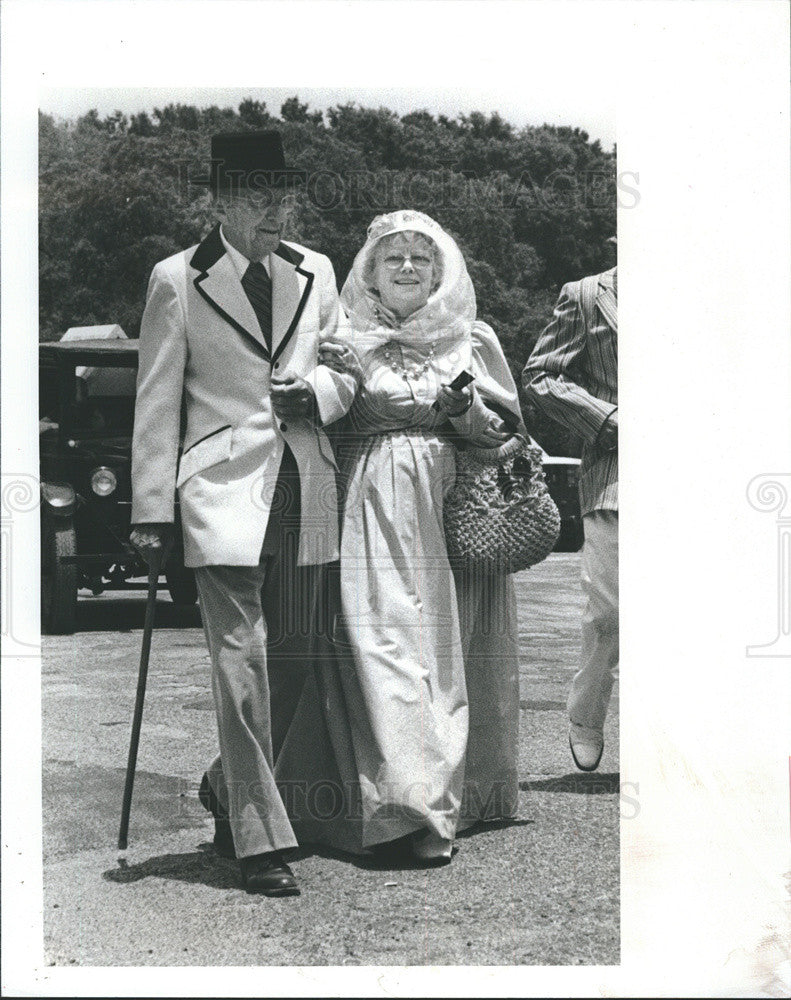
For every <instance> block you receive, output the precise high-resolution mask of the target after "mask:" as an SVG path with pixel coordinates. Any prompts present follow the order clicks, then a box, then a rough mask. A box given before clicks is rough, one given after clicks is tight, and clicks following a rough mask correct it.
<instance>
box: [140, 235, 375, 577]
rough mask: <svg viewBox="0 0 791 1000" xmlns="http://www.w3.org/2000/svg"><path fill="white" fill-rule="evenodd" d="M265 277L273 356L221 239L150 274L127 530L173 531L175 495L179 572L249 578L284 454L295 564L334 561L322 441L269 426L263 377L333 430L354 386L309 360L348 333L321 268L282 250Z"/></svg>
mask: <svg viewBox="0 0 791 1000" xmlns="http://www.w3.org/2000/svg"><path fill="white" fill-rule="evenodd" d="M270 266H271V278H272V349H271V354H270V351H269V349H268V347H267V344H266V341H265V339H264V336H263V334H262V332H261V329H260V326H259V324H258V321H257V319H256V316H255V312H254V310H253V307H252V306H251V305H250V302H249V300H248V298H247V295H246V294H245V291H244V289H243V287H242V284H241V281H240V280H239V277H238V275H237V272H236V270H235V268H234V266H233V262H232V261H231V259H230V257H229V256H228V254H227V253H226V251H225V247H224V246H223V243H222V239H221V235H220V229H219V226H216V227H215V228H214V229H213V230H212V232H211V233H210V234H209V235H208V236H207V237H206V239H205V240H204V241H203V242H202V243H201V244H199V245H198V246H196V247H192V248H191V249H189V250H186V251H184V252H182V253H178V254H175V255H174V256H173V257H169V258H168V259H167V260H164V261H161V262H160V263H159V264H157V265H156V267H155V268H154V270H153V273H152V275H151V281H150V283H149V288H148V298H147V301H146V308H145V312H144V314H143V320H142V324H141V328H140V363H139V369H138V379H137V402H136V406H135V426H134V437H133V443H132V523H133V524H141V523H146V522H149V523H150V522H172V521H173V519H174V493H175V489H176V488H178V490H179V503H180V511H181V521H182V526H183V533H184V556H185V563H186V565H187V566H192V567H195V566H212V565H232V566H254V565H257V563H258V560H259V556H260V552H261V546H262V544H263V539H264V535H265V532H266V526H267V522H268V519H269V511H270V508H271V506H272V502H273V493H274V489H275V483H276V481H277V476H278V471H279V469H280V462H281V458H282V456H283V451H284V443H285V442H287V443H288V445H289V447H290V448H291V450H292V452H293V454H294V457H295V459H296V463H297V466H298V468H299V475H300V490H301V512H302V521H301V530H300V541H299V555H298V559H299V564H300V565H309V564H316V563H322V562H328V561H330V560H333V559H336V558H337V557H338V517H337V496H336V489H335V461H334V457H333V454H332V450H331V448H330V444H329V441H328V440H327V437H326V435H325V433H324V431H323V430H322V429H321V428H320V427H317V426H315V425H314V423H313V422H312V421H310V420H309V419H307V418H300V419H296V420H289V421H288V422H286V421H282V420H279V419H278V418H277V417H276V416H275V414H274V413H273V410H272V403H271V398H270V377H271V374H272V372H273V371H276V372H278V374H294V375H298V376H301V377H302V378H304V379H306V380H307V381H308V382H309V383H310V384H311V385H312V387H313V389H314V391H315V394H316V402H317V408H318V413H319V417H320V423H321V424H329V423H332V422H333V421H335V420H338V419H339V418H340V417H342V416H343V414H344V413H345V412H346V411H347V410H348V408H349V406H350V405H351V402H352V399H353V397H354V391H355V383H354V379H353V378H352V377H351V376H350V375H342V374H339V373H337V372H335V371H333V370H331V369H330V368H327V367H326V366H324V365H318V364H317V356H318V354H317V352H318V347H319V343H320V342H321V341H323V340H324V339H329V338H330V337H332V336H333V335H334V334H335V333H336V332H337V331H338V329H339V327H342V326H345V324H346V322H347V321H346V317H345V314H344V313H343V310H342V309H341V308H340V304H339V300H338V292H337V288H336V284H335V274H334V272H333V269H332V264H331V263H330V261H329V260H328V258H327V257H325V256H323V255H322V254H318V253H315V252H314V251H312V250H309V249H307V248H305V247H301V246H298V245H297V244H293V243H281V244H280V246H279V247H278V250H277V252H276V253H273V254H272V255H271V256H270ZM182 394H183V398H184V404H185V407H186V432H185V437H184V447H183V452H182V454H181V458H180V459H179V424H180V412H181V402H182Z"/></svg>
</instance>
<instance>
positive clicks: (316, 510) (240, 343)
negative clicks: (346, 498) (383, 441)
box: [131, 132, 355, 896]
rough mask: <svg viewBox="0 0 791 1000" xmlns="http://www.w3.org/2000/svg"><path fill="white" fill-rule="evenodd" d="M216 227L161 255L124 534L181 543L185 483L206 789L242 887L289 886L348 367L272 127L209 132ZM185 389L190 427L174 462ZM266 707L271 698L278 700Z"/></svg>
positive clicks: (219, 841) (277, 889) (332, 534)
mask: <svg viewBox="0 0 791 1000" xmlns="http://www.w3.org/2000/svg"><path fill="white" fill-rule="evenodd" d="M211 152H212V159H211V172H210V176H209V177H208V178H202V179H200V180H199V181H197V182H196V183H204V184H207V185H209V186H210V188H211V191H212V195H213V197H214V200H215V205H216V208H217V214H218V215H219V217H220V218H221V219H222V222H221V224H219V223H218V224H217V225H216V226H215V227H214V228H213V229H212V230H211V232H210V233H209V235H208V236H207V237H206V239H205V240H204V241H203V242H202V243H201V244H200V245H198V246H194V247H191V248H190V249H189V250H186V251H184V252H182V253H178V254H175V255H174V256H173V257H170V258H168V259H167V260H164V261H162V262H160V263H159V264H157V265H156V267H155V268H154V271H153V273H152V275H151V281H150V284H149V289H148V298H147V302H146V308H145V313H144V315H143V320H142V324H141V329H140V368H139V374H138V383H137V403H136V409H135V427H134V440H133V446H132V489H133V501H132V523H133V531H132V535H131V540H132V542H133V544H134V545H135V546H136V547H137V549H138V550H139V551H140V552H141V553H142V554H143V555H144V556H145V557H146V558H147V559H149V561H150V559H151V558H152V556H153V553H154V552H155V551H156V550H164V553H165V554H166V551H167V549H168V548H169V546H170V543H171V541H172V523H173V519H174V494H175V491H176V489H178V491H179V501H180V512H181V522H182V528H183V537H184V554H185V564H186V565H187V566H190V567H194V568H195V575H196V579H197V584H198V592H199V595H200V604H201V613H202V616H203V624H204V630H205V633H206V639H207V643H208V647H209V652H210V655H211V663H212V688H213V693H214V701H215V706H216V709H217V723H218V729H219V744H220V751H221V755H220V758H218V759H217V760H215V761H214V763H213V764H212V765H211V767H210V768H209V770H208V772H207V774H206V775H204V779H203V784H202V786H201V791H200V798H201V801H202V802H203V804H204V805H205V806H206V808H207V809H209V810H210V811H211V812H212V813H213V815H214V817H215V824H216V833H215V846H216V847H217V848H218V851H219V852H220V853H224V854H226V855H230V856H232V857H233V856H234V854H235V856H236V857H237V858H238V859H239V862H240V868H241V873H242V879H243V882H244V885H245V887H246V889H247V891H248V892H251V893H263V894H265V895H268V896H284V895H297V894H298V893H299V889H298V887H297V883H296V880H295V879H294V876H293V873H292V872H291V870H290V868H289V867H288V865H287V864H286V863H285V861H284V860H283V858H282V856H281V854H280V852H281V851H283V850H285V849H287V848H290V847H293V846H295V845H296V839H295V837H294V834H293V831H292V828H291V824H290V822H289V819H288V816H287V814H286V810H285V808H284V804H283V801H282V800H281V798H280V796H279V794H278V790H277V787H276V785H275V780H274V777H273V773H272V771H273V764H274V757H275V756H276V755H277V750H278V745H279V743H280V742H281V741H282V738H283V736H284V733H285V729H286V728H287V723H288V718H289V715H290V713H291V712H293V708H294V706H295V704H296V701H297V698H298V695H299V690H300V686H301V681H302V679H303V677H304V671H305V668H306V666H307V664H308V662H309V659H310V654H311V642H310V639H311V635H310V629H311V626H312V623H313V621H314V618H313V613H314V612H315V609H316V602H317V600H318V593H319V581H318V578H319V577H320V571H319V567H320V566H321V565H322V564H324V563H327V562H329V561H332V560H334V559H336V558H337V556H338V537H337V533H338V524H337V499H336V494H335V466H334V459H333V455H332V451H331V449H330V445H329V442H328V440H327V437H326V435H325V433H324V431H323V430H322V426H323V425H325V424H329V423H331V422H333V421H335V420H337V419H338V418H340V417H341V416H343V414H344V413H345V412H346V410H347V409H348V408H349V405H350V404H351V401H352V398H353V395H354V388H355V384H354V380H353V378H352V377H351V376H350V375H345V374H342V373H338V372H335V371H333V370H331V369H329V368H327V367H326V366H324V365H321V364H319V363H318V348H319V344H320V343H321V342H322V341H323V340H324V339H325V338H329V337H332V336H333V335H335V334H336V333H337V332H338V328H339V325H340V324H342V323H345V317H344V315H343V313H342V311H341V309H340V307H339V302H338V293H337V288H336V285H335V275H334V273H333V269H332V265H331V263H330V261H329V260H328V259H327V258H326V257H324V256H322V255H321V254H318V253H315V252H314V251H312V250H308V249H306V248H305V247H301V246H298V245H297V244H295V243H286V242H284V241H283V240H282V236H283V232H284V227H285V224H286V221H287V219H288V215H289V212H290V209H291V207H292V206H291V202H292V200H293V195H292V194H290V192H289V189H290V188H291V187H293V186H294V184H295V183H297V182H298V181H299V180H300V175H299V173H298V172H296V171H293V170H289V169H288V168H286V166H285V160H284V156H283V150H282V145H281V141H280V136H279V134H278V133H277V132H262V133H233V134H226V135H218V136H214V137H213V139H212V144H211ZM182 399H183V403H184V407H185V410H186V430H185V433H184V442H183V449H182V451H181V455H180V457H179V436H180V435H179V428H180V413H181V407H182ZM270 704H271V708H270Z"/></svg>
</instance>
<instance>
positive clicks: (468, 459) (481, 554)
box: [444, 434, 560, 573]
mask: <svg viewBox="0 0 791 1000" xmlns="http://www.w3.org/2000/svg"><path fill="white" fill-rule="evenodd" d="M444 521H445V540H446V542H447V546H448V556H449V557H450V560H451V562H452V563H454V564H455V565H462V566H463V565H474V566H476V567H478V568H484V569H487V570H489V571H492V572H499V573H517V572H518V571H519V570H522V569H526V568H527V567H528V566H535V564H536V563H539V562H541V561H542V559H546V557H547V556H548V555H549V553H550V552H551V551H552V549H553V548H554V546H555V542H556V541H557V540H558V535H559V534H560V514H559V512H558V509H557V507H556V506H555V501H554V500H553V499H552V497H551V496H550V495H549V490H548V489H547V484H546V479H545V478H544V472H543V469H542V466H541V451H540V449H539V448H538V447H536V445H535V444H533V443H532V442H528V441H527V440H526V439H525V438H524V437H523V436H522V435H521V434H516V435H514V436H513V437H512V438H510V439H509V440H508V441H506V442H505V444H503V445H501V446H500V447H499V448H466V449H464V450H461V449H459V450H457V452H456V482H455V484H454V486H453V487H452V488H451V489H450V491H449V492H448V495H447V496H446V497H445V503H444Z"/></svg>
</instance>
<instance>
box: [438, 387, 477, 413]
mask: <svg viewBox="0 0 791 1000" xmlns="http://www.w3.org/2000/svg"><path fill="white" fill-rule="evenodd" d="M471 406H472V391H471V389H470V387H469V386H465V387H464V388H463V389H451V387H450V386H449V385H443V386H442V387H441V388H440V390H439V392H438V393H437V408H438V409H439V410H440V412H441V413H444V414H445V416H446V417H460V416H461V415H462V414H463V413H466V412H467V410H469V408H470V407H471Z"/></svg>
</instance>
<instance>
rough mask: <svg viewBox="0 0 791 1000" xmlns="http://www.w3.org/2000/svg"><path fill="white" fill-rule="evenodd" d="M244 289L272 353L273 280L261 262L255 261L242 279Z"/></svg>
mask: <svg viewBox="0 0 791 1000" xmlns="http://www.w3.org/2000/svg"><path fill="white" fill-rule="evenodd" d="M242 288H244V291H245V295H247V298H248V299H249V300H250V305H251V306H252V307H253V309H254V311H255V315H256V319H257V320H258V325H259V326H260V327H261V333H263V335H264V341H265V342H266V346H267V347H268V348H269V352H270V354H271V352H272V279H271V278H270V277H269V275H268V274H267V273H266V268H265V267H264V265H263V264H262V263H261V261H260V260H254V261H252V263H251V264H250V266H249V267H248V268H247V270H246V271H245V273H244V277H243V278H242Z"/></svg>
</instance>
